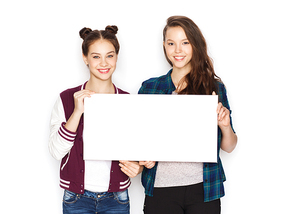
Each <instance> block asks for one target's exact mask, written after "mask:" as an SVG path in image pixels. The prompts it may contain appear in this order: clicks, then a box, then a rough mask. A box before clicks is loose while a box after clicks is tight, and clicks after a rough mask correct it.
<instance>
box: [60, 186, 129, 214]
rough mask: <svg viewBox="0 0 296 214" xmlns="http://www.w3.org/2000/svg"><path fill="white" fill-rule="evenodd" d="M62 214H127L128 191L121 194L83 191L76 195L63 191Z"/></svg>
mask: <svg viewBox="0 0 296 214" xmlns="http://www.w3.org/2000/svg"><path fill="white" fill-rule="evenodd" d="M63 213H64V214H80V213H81V214H88V213H91V214H95V213H97V214H129V213H130V204H129V196H128V190H125V191H122V192H102V193H98V192H97V193H95V192H90V191H87V190H85V192H84V194H83V195H81V194H76V193H73V192H70V191H68V190H65V192H64V198H63Z"/></svg>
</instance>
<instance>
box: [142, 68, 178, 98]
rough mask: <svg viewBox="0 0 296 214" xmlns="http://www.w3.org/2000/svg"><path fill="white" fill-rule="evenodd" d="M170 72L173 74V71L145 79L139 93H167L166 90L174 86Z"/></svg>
mask: <svg viewBox="0 0 296 214" xmlns="http://www.w3.org/2000/svg"><path fill="white" fill-rule="evenodd" d="M170 74H171V71H170V72H169V73H167V74H166V75H162V76H160V77H153V78H150V79H148V80H146V81H144V82H143V83H142V86H141V88H140V90H139V94H150V93H153V94H154V93H155V94H162V93H165V91H166V90H169V89H170V88H171V87H172V85H171V84H172V83H171V79H170V78H171V77H170Z"/></svg>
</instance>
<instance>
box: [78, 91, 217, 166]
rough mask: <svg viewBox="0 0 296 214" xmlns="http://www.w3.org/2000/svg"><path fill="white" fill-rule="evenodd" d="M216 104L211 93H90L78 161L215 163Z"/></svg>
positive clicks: (215, 98)
mask: <svg viewBox="0 0 296 214" xmlns="http://www.w3.org/2000/svg"><path fill="white" fill-rule="evenodd" d="M217 104H218V96H217V95H209V96H208V95H128V94H95V95H92V97H91V98H85V101H84V133H83V138H84V159H85V160H155V161H180V162H183V161H184V162H217V114H216V109H217Z"/></svg>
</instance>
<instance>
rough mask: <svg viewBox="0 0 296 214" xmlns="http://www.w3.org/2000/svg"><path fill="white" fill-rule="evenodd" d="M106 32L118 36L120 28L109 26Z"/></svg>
mask: <svg viewBox="0 0 296 214" xmlns="http://www.w3.org/2000/svg"><path fill="white" fill-rule="evenodd" d="M105 30H106V31H108V32H110V33H113V34H117V31H118V27H117V26H116V25H108V26H107V27H106V28H105Z"/></svg>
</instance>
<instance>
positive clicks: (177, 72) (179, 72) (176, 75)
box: [171, 67, 190, 92]
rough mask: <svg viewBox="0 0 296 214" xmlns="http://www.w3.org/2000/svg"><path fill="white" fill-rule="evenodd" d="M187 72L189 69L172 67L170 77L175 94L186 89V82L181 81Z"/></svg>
mask: <svg viewBox="0 0 296 214" xmlns="http://www.w3.org/2000/svg"><path fill="white" fill-rule="evenodd" d="M189 72H190V70H189V69H185V68H176V67H173V71H172V75H171V77H172V81H173V83H174V85H175V87H176V91H177V92H178V91H181V90H183V89H184V88H185V87H186V82H184V81H183V80H184V78H185V76H186V75H187V74H188V73H189Z"/></svg>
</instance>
